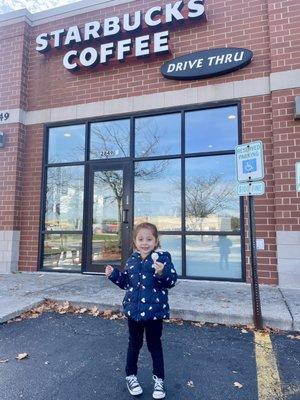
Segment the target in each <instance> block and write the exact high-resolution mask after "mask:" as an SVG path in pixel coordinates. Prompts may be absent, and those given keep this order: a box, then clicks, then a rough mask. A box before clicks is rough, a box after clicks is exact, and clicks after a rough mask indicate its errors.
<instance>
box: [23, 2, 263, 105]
mask: <svg viewBox="0 0 300 400" xmlns="http://www.w3.org/2000/svg"><path fill="white" fill-rule="evenodd" d="M166 3H168V1H167V0H157V1H147V2H146V1H142V0H137V1H136V2H134V3H130V4H129V7H128V6H125V5H122V6H118V7H113V8H112V9H104V10H99V11H95V12H93V13H87V14H84V15H82V16H77V17H72V18H71V19H70V18H68V19H65V20H59V21H57V22H53V23H51V24H45V25H40V26H38V27H35V28H34V29H33V30H32V32H31V45H30V67H29V92H28V97H29V108H30V109H42V108H47V107H60V106H65V105H74V104H80V103H83V102H84V103H90V102H94V101H100V100H110V99H114V98H117V97H118V98H119V97H130V96H136V95H141V94H149V93H154V92H164V91H169V90H178V89H183V88H189V87H195V86H203V85H207V84H211V83H212V81H211V80H202V81H194V82H184V81H181V82H176V81H171V80H167V79H164V78H163V77H162V75H161V74H160V71H159V69H160V66H161V65H162V63H163V61H164V60H166V59H168V58H170V56H160V57H157V56H153V57H150V59H145V60H136V59H135V58H133V60H132V61H126V62H125V63H123V64H120V63H118V62H116V61H113V60H112V62H110V63H109V65H108V66H107V67H104V66H102V67H100V68H99V69H98V70H94V71H92V72H91V71H90V70H84V71H82V72H80V73H76V74H72V73H70V72H69V71H67V70H66V69H65V68H64V67H63V65H62V59H63V56H64V54H65V53H66V52H67V49H66V48H64V49H63V50H57V49H54V50H51V52H50V53H48V54H47V55H42V54H39V53H38V52H37V51H36V50H35V38H36V36H37V35H38V34H40V33H42V32H49V31H51V30H54V29H59V28H62V27H68V26H71V25H74V24H78V26H79V27H83V26H84V23H86V22H88V21H93V20H98V19H99V20H100V21H101V20H103V19H104V18H105V17H108V16H112V15H116V16H120V17H121V16H122V15H123V13H124V12H132V11H133V10H138V9H141V10H147V9H148V8H150V7H151V6H152V5H161V4H166ZM185 3H187V1H185ZM206 14H207V22H205V21H202V22H197V23H196V22H195V21H194V22H193V23H188V22H186V23H184V24H178V23H177V24H174V27H173V28H170V44H171V48H172V54H173V56H179V55H181V54H186V53H188V52H193V51H197V50H201V49H207V48H209V47H225V46H236V47H246V48H249V49H251V50H253V51H254V53H255V58H254V60H253V62H252V63H251V65H249V66H248V67H247V68H245V69H242V70H240V71H236V72H235V73H234V74H229V75H225V76H223V77H220V78H215V79H214V80H213V82H214V83H222V82H230V81H233V80H241V79H251V78H256V77H260V76H267V75H269V72H270V45H269V39H268V15H267V4H266V2H265V1H264V0H255V1H251V2H248V1H242V2H241V1H240V0H226V1H225V0H207V1H206ZM163 29H164V28H162V27H160V28H159V31H162V30H163ZM166 29H167V28H166ZM146 31H147V30H146ZM146 31H145V32H146ZM148 31H149V32H153V29H152V30H148ZM124 37H125V36H124ZM118 39H119V38H118ZM112 40H116V39H115V38H114V37H111V38H109V39H108V40H106V41H108V42H110V41H112ZM101 43H102V42H101ZM85 47H87V46H84V45H83V46H80V48H81V49H84V48H85ZM95 47H96V48H97V47H99V43H96V44H95ZM41 88H42V90H41Z"/></svg>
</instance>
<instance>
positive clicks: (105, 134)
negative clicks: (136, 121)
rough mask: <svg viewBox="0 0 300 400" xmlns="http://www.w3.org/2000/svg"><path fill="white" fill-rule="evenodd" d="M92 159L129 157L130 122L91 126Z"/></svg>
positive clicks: (110, 122) (126, 120) (123, 121)
mask: <svg viewBox="0 0 300 400" xmlns="http://www.w3.org/2000/svg"><path fill="white" fill-rule="evenodd" d="M90 129H91V154H90V158H91V159H108V158H121V157H129V153H130V120H129V119H122V120H117V121H106V122H98V123H94V124H91V128H90Z"/></svg>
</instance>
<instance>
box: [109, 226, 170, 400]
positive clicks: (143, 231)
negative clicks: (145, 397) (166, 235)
mask: <svg viewBox="0 0 300 400" xmlns="http://www.w3.org/2000/svg"><path fill="white" fill-rule="evenodd" d="M159 246H160V244H159V238H158V232H157V228H156V226H155V225H153V224H150V223H146V222H145V223H142V224H139V225H137V226H136V227H135V228H134V231H133V247H134V250H136V251H134V252H133V254H132V255H131V257H130V258H129V259H128V260H127V263H126V266H125V270H124V272H120V271H119V270H118V269H117V268H113V267H112V266H111V265H107V266H106V269H105V274H106V276H107V277H108V278H109V279H110V280H111V281H112V282H114V283H115V284H116V285H118V286H119V287H120V288H121V289H125V290H126V294H125V297H124V300H123V308H124V313H125V315H126V316H127V317H128V328H129V344H128V351H127V363H126V384H127V388H128V390H129V393H130V394H131V395H133V396H138V395H140V394H142V393H143V389H142V388H141V386H140V384H139V382H138V380H137V376H136V375H137V362H138V357H139V352H140V349H141V348H142V345H143V335H144V331H145V333H146V340H147V347H148V350H149V351H150V353H151V356H152V361H153V380H154V391H153V398H154V399H163V398H164V397H165V396H166V393H165V390H164V378H165V373H164V360H163V350H162V344H161V335H162V329H163V319H165V318H169V304H168V290H167V289H170V288H172V287H173V286H174V285H175V282H176V280H177V273H176V271H175V268H174V265H173V264H172V261H171V255H170V254H169V253H168V252H166V251H157V252H156V251H155V250H156V249H157V248H158V247H159Z"/></svg>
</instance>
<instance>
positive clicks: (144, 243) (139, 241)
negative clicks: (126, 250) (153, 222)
mask: <svg viewBox="0 0 300 400" xmlns="http://www.w3.org/2000/svg"><path fill="white" fill-rule="evenodd" d="M134 243H135V247H136V249H137V250H138V251H139V252H140V253H141V256H142V258H145V257H147V255H148V254H149V253H151V251H152V250H154V249H155V248H156V247H157V239H156V238H155V236H153V233H152V232H151V230H150V229H146V228H142V229H140V230H139V231H138V234H137V235H136V238H135V242H134Z"/></svg>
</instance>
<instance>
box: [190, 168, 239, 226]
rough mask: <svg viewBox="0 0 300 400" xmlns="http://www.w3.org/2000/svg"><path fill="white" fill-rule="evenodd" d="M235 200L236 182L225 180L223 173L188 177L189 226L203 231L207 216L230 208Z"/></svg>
mask: <svg viewBox="0 0 300 400" xmlns="http://www.w3.org/2000/svg"><path fill="white" fill-rule="evenodd" d="M233 202H236V200H235V198H234V184H233V183H231V182H224V181H223V180H222V176H221V175H212V176H210V177H195V178H193V179H187V180H186V216H187V228H188V229H189V230H194V231H195V230H200V231H202V230H203V222H204V219H205V218H207V217H209V216H212V215H214V214H217V213H220V212H221V211H223V210H228V209H230V208H231V206H232V204H233ZM218 230H220V229H218Z"/></svg>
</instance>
